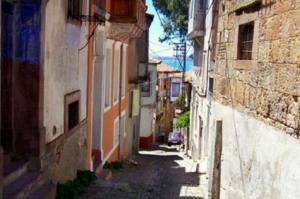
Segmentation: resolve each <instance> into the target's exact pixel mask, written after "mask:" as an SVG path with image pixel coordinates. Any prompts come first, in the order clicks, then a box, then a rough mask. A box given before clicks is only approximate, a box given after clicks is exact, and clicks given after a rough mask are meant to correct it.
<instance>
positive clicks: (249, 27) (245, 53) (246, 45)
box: [238, 22, 254, 60]
mask: <svg viewBox="0 0 300 199" xmlns="http://www.w3.org/2000/svg"><path fill="white" fill-rule="evenodd" d="M253 34H254V22H250V23H247V24H243V25H240V26H239V40H238V59H241V60H251V59H252V47H253Z"/></svg>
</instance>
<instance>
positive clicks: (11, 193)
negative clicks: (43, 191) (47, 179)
mask: <svg viewBox="0 0 300 199" xmlns="http://www.w3.org/2000/svg"><path fill="white" fill-rule="evenodd" d="M43 183H44V181H43V178H42V175H41V174H40V173H39V172H27V173H25V174H23V175H22V176H20V177H19V178H17V179H16V180H15V181H14V182H12V183H11V184H9V185H7V186H4V189H3V195H4V198H3V199H25V198H26V197H27V196H29V195H30V194H31V193H33V192H34V191H35V190H36V189H37V188H38V187H40V186H41V185H42V184H43Z"/></svg>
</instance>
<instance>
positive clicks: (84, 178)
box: [55, 171, 97, 199]
mask: <svg viewBox="0 0 300 199" xmlns="http://www.w3.org/2000/svg"><path fill="white" fill-rule="evenodd" d="M95 180H97V177H96V175H95V174H94V173H93V172H91V171H78V172H77V177H76V178H75V179H74V180H69V181H67V182H66V183H63V184H61V183H58V184H57V187H56V196H55V199H76V198H78V197H79V196H80V195H81V194H83V193H84V192H85V189H86V187H88V186H90V185H91V184H92V183H93V182H94V181H95Z"/></svg>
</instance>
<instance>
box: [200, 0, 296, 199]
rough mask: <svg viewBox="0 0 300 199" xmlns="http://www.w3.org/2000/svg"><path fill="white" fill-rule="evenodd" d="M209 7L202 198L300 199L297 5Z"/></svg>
mask: <svg viewBox="0 0 300 199" xmlns="http://www.w3.org/2000/svg"><path fill="white" fill-rule="evenodd" d="M214 2H215V3H213V4H212V5H213V6H212V7H214V6H215V7H217V8H218V9H217V10H218V18H217V19H216V23H217V32H216V34H215V36H216V37H215V40H212V42H211V43H210V45H212V55H214V56H212V59H213V60H214V61H215V67H214V68H212V70H213V71H214V73H213V75H214V76H213V81H214V84H213V85H214V86H213V89H211V91H212V97H213V98H209V96H207V97H203V99H202V100H201V101H208V102H209V103H208V104H210V106H209V108H210V111H209V114H207V116H206V117H204V122H203V129H204V131H203V133H204V135H207V140H206V141H205V142H204V143H203V145H204V148H206V149H207V154H204V159H207V161H206V166H205V167H206V172H205V173H206V175H207V176H208V179H209V180H208V182H207V186H206V187H207V192H206V197H207V198H224V199H227V198H228V199H231V198H264V199H268V198H270V199H274V198H278V199H279V198H284V199H285V198H290V199H294V198H295V199H296V198H299V197H300V192H299V186H300V180H299V179H300V170H299V165H300V158H299V156H298V154H299V152H300V142H299V122H300V118H299V115H300V109H299V95H300V82H299V80H300V78H299V77H300V69H299V64H300V59H299V58H300V42H299V41H300V28H299V27H300V26H299V25H300V24H299V23H300V20H299V15H300V2H299V1H297V0H286V1H279V0H246V1H242V0H232V1H214ZM207 5H208V6H206V8H207V9H210V6H209V5H210V4H207ZM213 21H214V19H213ZM201 72H202V71H201ZM207 72H208V71H207V70H205V71H204V73H207ZM205 79H206V80H205V81H201V82H209V79H207V78H205ZM205 84H207V83H205ZM201 158H202V157H201Z"/></svg>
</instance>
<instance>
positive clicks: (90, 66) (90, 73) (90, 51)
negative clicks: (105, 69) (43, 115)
mask: <svg viewBox="0 0 300 199" xmlns="http://www.w3.org/2000/svg"><path fill="white" fill-rule="evenodd" d="M93 3H94V1H93V0H90V1H89V15H91V16H92V15H93V13H94V9H93V5H94V4H93ZM93 26H94V22H89V24H88V35H91V34H92V32H93ZM91 39H92V42H89V44H88V52H87V54H88V63H87V94H86V123H87V129H86V161H85V167H86V169H87V170H91V161H92V158H91V153H92V149H91V143H92V141H91V140H92V136H91V129H92V128H91V99H92V96H91V95H92V79H93V53H94V52H93V44H94V42H93V41H94V39H93V38H91Z"/></svg>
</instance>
